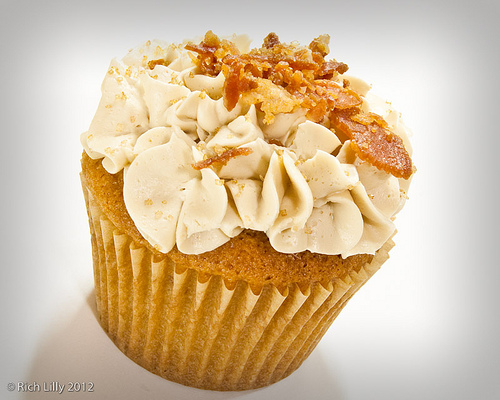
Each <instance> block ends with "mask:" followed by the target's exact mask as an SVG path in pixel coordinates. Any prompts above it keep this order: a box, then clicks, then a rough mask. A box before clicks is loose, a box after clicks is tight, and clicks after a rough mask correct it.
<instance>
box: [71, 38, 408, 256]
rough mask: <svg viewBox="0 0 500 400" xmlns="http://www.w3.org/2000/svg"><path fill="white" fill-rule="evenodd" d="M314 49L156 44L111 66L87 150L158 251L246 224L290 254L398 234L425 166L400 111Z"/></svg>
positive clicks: (203, 245) (207, 246)
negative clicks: (418, 167)
mask: <svg viewBox="0 0 500 400" xmlns="http://www.w3.org/2000/svg"><path fill="white" fill-rule="evenodd" d="M328 44H329V37H328V35H322V36H319V37H318V38H316V39H314V40H313V41H312V42H311V43H310V44H309V45H308V46H301V45H299V44H298V43H291V44H286V43H282V42H281V41H280V40H279V38H278V36H277V35H276V34H274V33H271V34H269V35H268V36H267V37H266V38H265V39H264V42H263V45H262V46H261V47H259V48H255V49H252V50H249V47H250V46H249V40H248V38H247V37H246V36H233V37H232V38H231V39H221V38H219V37H218V36H216V35H215V34H214V33H212V32H211V31H209V32H208V33H207V34H206V35H205V37H204V38H203V39H202V40H201V41H198V42H188V41H187V42H185V43H183V44H180V45H174V44H168V43H165V42H162V41H158V40H152V41H147V42H146V43H145V44H143V45H141V46H138V47H137V48H134V49H132V50H131V51H130V52H129V53H128V54H127V55H126V56H125V57H124V58H123V59H121V60H118V59H113V60H112V61H111V63H110V67H109V69H108V71H107V73H106V75H105V78H104V80H103V83H102V86H101V89H102V97H101V100H100V102H99V105H98V108H97V111H96V114H95V116H94V118H93V120H92V122H91V124H90V127H89V130H88V131H87V132H84V133H83V134H82V135H81V142H82V145H83V147H84V149H85V151H86V153H87V154H88V155H89V156H90V157H91V158H93V159H102V165H103V167H104V168H105V169H106V170H107V171H108V172H109V173H111V174H114V173H117V172H119V171H122V170H123V174H124V180H123V181H124V186H123V196H124V201H125V205H126V208H127V211H128V212H129V214H130V216H131V218H132V220H133V221H134V223H135V225H136V227H137V229H138V230H139V232H140V233H141V234H142V235H143V236H144V238H145V239H146V240H147V241H148V242H149V243H150V244H151V245H152V246H153V247H154V248H155V249H157V250H158V251H160V252H163V253H167V252H168V251H170V250H171V249H172V248H173V247H174V246H175V245H176V246H177V248H178V249H179V250H180V251H181V252H183V253H186V254H200V253H204V252H206V251H210V250H213V249H215V248H217V247H219V246H221V245H222V244H224V243H225V242H227V241H228V240H229V239H230V238H232V237H234V236H236V235H238V234H239V233H241V232H242V231H243V230H244V229H251V230H257V231H262V232H265V233H266V235H267V236H268V238H269V240H270V243H271V245H272V246H273V247H274V249H276V250H277V251H279V252H283V253H297V252H301V251H304V250H309V251H311V252H316V253H321V254H339V255H341V256H342V257H348V256H350V255H354V254H365V253H366V254H374V253H375V252H376V251H377V250H378V249H379V248H381V247H382V245H383V244H384V243H385V242H386V241H387V240H388V239H389V238H390V237H391V236H392V235H393V233H394V231H395V226H394V217H395V215H396V214H397V213H398V212H399V211H400V210H401V208H402V207H403V205H404V203H405V201H406V198H407V192H408V187H409V184H410V181H411V177H412V175H413V173H414V170H415V168H414V166H413V163H412V160H411V146H410V143H409V140H408V130H407V128H406V127H405V125H404V124H403V123H402V121H401V118H400V114H399V113H398V112H397V111H395V110H394V109H393V108H392V106H391V105H390V103H388V102H386V101H384V100H382V99H381V98H379V97H377V96H375V95H374V94H372V93H371V91H370V86H369V85H368V84H366V83H365V82H364V81H362V80H360V79H359V78H356V77H352V76H349V75H347V74H346V72H347V70H348V66H347V65H346V64H344V63H342V62H338V61H336V60H328V59H327V58H326V57H327V55H328V53H329V48H328Z"/></svg>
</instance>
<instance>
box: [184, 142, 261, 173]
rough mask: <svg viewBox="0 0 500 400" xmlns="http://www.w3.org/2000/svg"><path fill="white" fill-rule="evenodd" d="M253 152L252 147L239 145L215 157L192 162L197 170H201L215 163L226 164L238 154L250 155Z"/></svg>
mask: <svg viewBox="0 0 500 400" xmlns="http://www.w3.org/2000/svg"><path fill="white" fill-rule="evenodd" d="M249 154H252V149H250V148H248V147H237V148H234V149H229V150H226V151H225V152H223V153H222V154H219V155H217V156H214V157H210V158H207V159H206V160H202V161H198V162H196V163H194V164H192V167H193V168H194V169H196V170H201V169H203V168H208V167H210V166H212V165H214V164H216V165H220V166H222V165H226V164H227V163H228V161H229V160H230V159H231V158H234V157H238V156H248V155H249Z"/></svg>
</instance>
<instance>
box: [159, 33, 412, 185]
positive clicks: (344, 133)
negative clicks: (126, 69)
mask: <svg viewBox="0 0 500 400" xmlns="http://www.w3.org/2000/svg"><path fill="white" fill-rule="evenodd" d="M329 40H330V37H329V36H328V35H321V36H319V37H318V38H316V39H314V40H313V41H312V42H311V43H310V44H309V46H308V47H303V46H298V45H294V44H283V43H281V42H280V40H279V38H278V36H277V35H276V34H275V33H270V34H269V35H268V36H267V37H266V38H265V39H264V43H263V45H262V47H261V48H257V49H253V50H251V51H250V52H249V53H246V54H241V53H240V52H239V50H238V49H237V48H236V46H235V45H234V44H233V43H231V42H229V41H227V40H222V39H219V38H218V37H217V36H216V35H215V34H214V33H213V32H212V31H209V32H207V33H206V35H205V37H204V39H203V41H202V42H201V43H199V44H188V45H186V46H185V47H186V49H188V50H191V51H194V52H195V53H197V62H198V67H199V69H200V71H201V73H203V74H206V75H210V76H215V75H217V74H219V73H220V72H221V71H222V72H223V73H224V75H225V78H226V79H225V82H224V87H223V98H224V104H225V106H226V108H227V109H228V110H232V109H233V108H234V107H235V106H236V104H237V103H238V101H240V100H241V101H243V102H246V103H249V104H256V105H257V106H258V107H260V109H261V110H262V111H263V112H264V113H265V119H264V122H265V123H271V122H272V120H273V118H274V115H275V114H278V113H280V112H290V111H291V110H288V108H290V107H293V108H295V107H301V108H305V109H307V118H308V119H309V120H311V121H313V122H323V121H328V120H329V121H330V124H331V125H333V127H334V128H335V129H336V131H337V133H338V134H339V139H340V140H341V141H343V142H344V141H345V140H347V139H350V140H351V143H352V146H353V148H354V150H355V152H356V153H357V154H358V156H359V158H361V159H362V160H364V161H367V162H369V163H371V164H372V165H374V166H375V167H377V168H378V169H381V170H383V171H385V172H387V173H391V174H393V175H394V176H397V177H403V178H405V179H407V178H409V177H410V176H411V174H412V171H413V167H412V161H411V158H410V156H409V154H408V152H407V151H406V149H405V147H404V145H403V142H402V140H401V138H400V137H399V136H397V135H395V134H393V133H392V132H390V131H389V130H388V127H387V123H386V122H385V121H384V119H383V118H382V117H380V116H378V115H376V114H367V113H364V112H363V111H361V109H360V106H361V104H362V97H361V96H360V95H359V94H358V93H356V92H355V91H354V90H352V89H351V88H350V87H349V85H348V84H345V83H344V82H345V80H344V81H343V82H342V79H340V80H339V78H338V76H339V75H341V74H343V73H345V72H346V71H347V70H348V66H347V65H346V64H344V63H342V62H338V61H335V60H331V61H327V60H325V56H326V55H328V53H329V51H330V50H329V47H328V44H329ZM157 61H158V60H157ZM153 67H154V66H153ZM264 82H265V84H264ZM273 88H275V89H273ZM278 89H279V90H278ZM280 91H281V92H282V93H283V95H280V94H279V93H280ZM263 93H264V94H266V93H268V95H265V96H264V95H263ZM287 96H288V97H287ZM285 100H286V101H285ZM285 103H286V105H285ZM209 160H210V159H209ZM205 161H208V160H205ZM213 162H215V161H211V163H213ZM226 162H227V161H226ZM197 164H198V163H197ZM209 165H211V164H209ZM201 168H205V167H201ZM201 168H200V169H201Z"/></svg>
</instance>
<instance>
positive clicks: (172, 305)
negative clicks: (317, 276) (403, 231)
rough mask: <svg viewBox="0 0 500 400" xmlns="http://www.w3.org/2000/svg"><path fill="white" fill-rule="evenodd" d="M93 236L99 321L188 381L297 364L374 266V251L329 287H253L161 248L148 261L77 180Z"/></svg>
mask: <svg viewBox="0 0 500 400" xmlns="http://www.w3.org/2000/svg"><path fill="white" fill-rule="evenodd" d="M84 193H85V195H86V202H87V209H88V214H89V221H90V230H91V237H92V249H93V260H94V279H95V293H96V300H97V310H98V313H99V317H100V323H101V325H102V327H103V328H104V330H105V331H106V332H107V333H108V335H109V337H110V338H111V339H112V340H113V342H114V343H115V344H116V346H118V348H120V350H121V351H122V352H123V353H125V354H126V355H127V356H128V357H129V358H131V359H132V360H134V361H135V362H136V363H137V364H139V365H141V366H143V367H144V368H146V369H147V370H149V371H151V372H153V373H155V374H157V375H160V376H162V377H164V378H166V379H168V380H171V381H174V382H178V383H181V384H184V385H187V386H193V387H198V388H202V389H211V390H245V389H255V388H259V387H262V386H266V385H269V384H272V383H274V382H277V381H279V380H281V379H283V378H285V377H287V376H288V375H290V374H291V373H292V372H293V371H295V370H296V369H297V368H298V367H299V366H300V365H301V364H302V362H303V361H304V360H305V359H306V358H307V357H308V356H309V354H310V353H311V351H312V350H313V349H314V348H315V347H316V344H317V343H318V341H319V340H320V339H321V337H322V336H323V335H324V333H325V332H326V330H327V329H328V327H329V326H330V324H331V323H332V322H333V320H334V319H335V318H336V316H337V315H338V314H339V312H340V311H341V310H342V308H343V307H344V306H345V304H346V303H347V301H348V300H349V299H350V298H351V296H352V295H353V294H354V293H355V292H356V291H357V290H358V289H359V288H360V287H361V286H362V285H363V284H364V283H365V282H366V281H367V280H368V279H369V278H370V277H371V276H372V275H373V274H374V273H375V272H376V271H377V270H378V269H379V268H380V265H381V264H382V263H383V262H385V261H386V260H387V258H388V252H389V250H390V249H391V248H392V246H393V245H394V243H393V242H392V241H391V240H389V241H388V242H387V243H386V244H385V245H384V247H382V249H380V250H379V251H378V252H377V253H376V255H375V257H374V258H373V261H372V262H371V263H368V264H366V265H364V266H363V267H361V268H360V269H359V271H357V272H356V271H353V272H351V273H350V274H349V276H347V277H346V278H344V279H337V280H335V281H334V282H331V283H330V284H329V285H328V286H327V287H325V286H324V285H322V284H319V283H315V284H312V285H310V287H308V288H303V287H301V288H299V287H298V286H297V285H296V284H295V285H290V286H289V287H288V288H287V289H286V290H285V291H284V292H280V291H279V290H278V289H277V288H276V287H275V286H273V285H271V284H267V285H266V286H264V287H263V288H262V290H261V291H260V293H257V294H256V293H254V292H253V291H252V289H251V287H250V286H249V285H248V284H247V283H246V282H244V281H238V282H237V283H236V284H233V285H230V284H227V283H226V282H225V281H224V280H223V279H222V278H221V277H220V276H215V275H214V276H209V277H206V276H202V275H201V274H199V273H198V272H197V271H196V270H193V269H185V268H181V267H180V266H178V265H175V263H174V262H173V261H172V260H170V259H169V258H168V257H167V258H165V259H163V260H162V261H155V257H154V256H153V254H152V253H151V252H150V250H149V249H147V248H145V247H140V246H138V245H136V244H135V242H133V241H132V240H131V238H130V237H129V236H128V235H126V234H124V233H121V232H119V231H118V229H117V228H116V227H115V226H114V225H113V224H112V223H111V222H110V221H109V220H108V219H107V218H106V216H105V215H104V214H103V213H102V211H101V210H100V208H99V205H98V204H97V203H96V201H95V200H94V199H93V198H92V195H91V194H90V193H89V192H88V191H87V189H86V187H85V185H84Z"/></svg>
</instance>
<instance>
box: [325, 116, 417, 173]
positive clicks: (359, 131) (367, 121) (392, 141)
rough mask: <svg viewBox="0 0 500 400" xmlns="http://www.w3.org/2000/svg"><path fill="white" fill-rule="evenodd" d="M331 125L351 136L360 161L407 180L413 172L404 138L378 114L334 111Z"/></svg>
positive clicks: (352, 144)
mask: <svg viewBox="0 0 500 400" xmlns="http://www.w3.org/2000/svg"><path fill="white" fill-rule="evenodd" d="M330 118H331V122H332V125H333V126H334V127H335V128H336V129H338V130H340V131H341V132H342V133H343V134H345V135H346V136H347V137H348V138H349V139H351V146H352V147H353V149H354V151H355V152H356V153H357V155H358V157H359V158H360V159H361V160H364V161H367V162H369V163H370V164H372V165H373V166H375V167H377V168H378V169H381V170H384V171H386V172H388V173H390V174H392V175H394V176H395V177H397V178H404V179H408V178H409V177H410V176H411V174H412V173H413V167H412V162H411V158H410V156H409V155H408V152H407V151H406V149H405V147H404V144H403V140H402V139H401V138H400V137H399V136H398V135H395V134H394V133H392V132H391V131H389V130H388V129H386V127H387V123H386V122H385V120H383V119H382V118H381V117H380V116H379V115H376V114H361V113H359V112H358V111H357V110H334V111H333V113H332V114H331V116H330Z"/></svg>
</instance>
